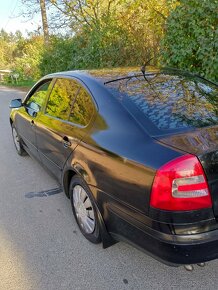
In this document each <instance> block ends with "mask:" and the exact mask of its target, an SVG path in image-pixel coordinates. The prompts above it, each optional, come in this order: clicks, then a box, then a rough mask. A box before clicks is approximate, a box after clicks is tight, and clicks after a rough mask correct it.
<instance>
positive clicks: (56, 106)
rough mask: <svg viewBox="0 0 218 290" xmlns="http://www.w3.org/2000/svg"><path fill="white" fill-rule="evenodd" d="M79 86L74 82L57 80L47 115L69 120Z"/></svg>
mask: <svg viewBox="0 0 218 290" xmlns="http://www.w3.org/2000/svg"><path fill="white" fill-rule="evenodd" d="M79 86H80V85H79V84H78V83H77V82H76V81H74V80H69V79H57V81H56V82H55V85H54V87H53V89H52V91H51V94H50V96H49V99H48V103H47V107H46V113H47V114H48V115H50V116H53V117H56V118H59V119H62V120H68V118H69V115H70V111H71V107H72V105H73V101H74V99H75V97H76V94H77V92H78V90H79Z"/></svg>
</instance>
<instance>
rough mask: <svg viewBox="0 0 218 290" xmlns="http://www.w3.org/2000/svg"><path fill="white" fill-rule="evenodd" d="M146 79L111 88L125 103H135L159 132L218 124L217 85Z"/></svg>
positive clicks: (168, 77) (167, 77) (183, 78)
mask: <svg viewBox="0 0 218 290" xmlns="http://www.w3.org/2000/svg"><path fill="white" fill-rule="evenodd" d="M146 78H147V79H144V77H143V76H142V77H137V78H132V79H129V80H121V81H118V82H114V83H110V84H108V85H107V86H108V88H109V89H110V91H111V92H112V94H113V95H114V96H115V97H116V98H117V99H119V100H120V101H121V102H122V100H125V99H128V100H129V101H131V103H132V105H133V104H134V105H135V106H136V107H137V108H138V109H139V110H140V111H141V112H142V113H143V114H144V116H146V117H147V118H148V119H149V120H150V121H152V123H153V124H154V125H155V126H156V127H157V128H158V129H161V130H169V129H179V128H188V127H196V128H200V127H205V126H211V125H217V124H218V110H217V107H218V98H217V96H218V88H217V86H216V85H213V84H212V83H210V82H207V81H205V80H203V79H201V78H197V77H195V76H193V77H189V76H182V75H181V76H176V75H168V74H154V75H151V76H148V77H146ZM130 109H131V108H130ZM136 117H137V116H136Z"/></svg>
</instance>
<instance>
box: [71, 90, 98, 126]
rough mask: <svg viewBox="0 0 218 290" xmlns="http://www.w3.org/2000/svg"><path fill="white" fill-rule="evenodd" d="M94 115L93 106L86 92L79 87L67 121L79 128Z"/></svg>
mask: <svg viewBox="0 0 218 290" xmlns="http://www.w3.org/2000/svg"><path fill="white" fill-rule="evenodd" d="M93 113H94V105H93V102H92V99H91V96H90V95H89V94H88V92H87V91H86V90H85V89H84V88H83V87H80V89H79V91H78V94H77V96H76V100H75V102H74V104H73V107H72V110H71V113H70V118H69V121H70V122H72V123H75V124H79V125H81V126H86V125H87V124H88V123H89V122H90V120H91V118H92V115H93Z"/></svg>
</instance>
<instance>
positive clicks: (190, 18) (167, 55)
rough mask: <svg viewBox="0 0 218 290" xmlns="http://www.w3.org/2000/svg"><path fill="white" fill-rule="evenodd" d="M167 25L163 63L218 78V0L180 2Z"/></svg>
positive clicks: (162, 54) (214, 78) (182, 0)
mask: <svg viewBox="0 0 218 290" xmlns="http://www.w3.org/2000/svg"><path fill="white" fill-rule="evenodd" d="M179 2H180V4H179V5H178V6H177V7H176V8H175V9H174V10H173V11H172V12H171V14H170V16H169V17H168V19H167V22H166V35H165V37H164V40H163V42H162V53H161V58H162V63H163V64H164V65H167V66H173V67H178V68H181V69H186V70H190V71H193V72H197V73H199V74H200V75H202V76H205V77H207V78H209V79H211V80H214V81H217V80H218V76H217V72H218V28H217V9H218V1H217V0H202V1H196V0H181V1H179Z"/></svg>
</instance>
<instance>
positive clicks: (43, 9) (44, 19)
mask: <svg viewBox="0 0 218 290" xmlns="http://www.w3.org/2000/svg"><path fill="white" fill-rule="evenodd" d="M40 9H41V15H42V27H43V34H44V43H45V45H47V44H48V43H49V32H48V20H47V13H46V7H45V0H40Z"/></svg>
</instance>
